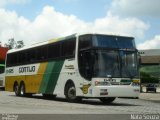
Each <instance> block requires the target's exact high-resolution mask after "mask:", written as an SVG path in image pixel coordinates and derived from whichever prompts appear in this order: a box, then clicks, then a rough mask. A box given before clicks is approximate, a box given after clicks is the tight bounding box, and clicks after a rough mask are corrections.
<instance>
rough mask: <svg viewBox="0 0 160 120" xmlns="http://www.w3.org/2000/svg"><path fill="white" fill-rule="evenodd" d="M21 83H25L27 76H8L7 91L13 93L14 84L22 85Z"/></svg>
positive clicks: (6, 81)
mask: <svg viewBox="0 0 160 120" xmlns="http://www.w3.org/2000/svg"><path fill="white" fill-rule="evenodd" d="M21 81H25V76H24V75H23V76H6V78H5V90H6V91H11V92H13V87H14V83H15V82H18V85H20V82H21Z"/></svg>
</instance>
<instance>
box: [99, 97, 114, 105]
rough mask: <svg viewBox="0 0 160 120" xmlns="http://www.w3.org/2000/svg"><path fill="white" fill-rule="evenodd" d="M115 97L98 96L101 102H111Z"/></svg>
mask: <svg viewBox="0 0 160 120" xmlns="http://www.w3.org/2000/svg"><path fill="white" fill-rule="evenodd" d="M115 99H116V98H115V97H108V98H107V97H105V98H100V101H101V102H103V103H104V104H109V103H112V102H113V101H114V100H115Z"/></svg>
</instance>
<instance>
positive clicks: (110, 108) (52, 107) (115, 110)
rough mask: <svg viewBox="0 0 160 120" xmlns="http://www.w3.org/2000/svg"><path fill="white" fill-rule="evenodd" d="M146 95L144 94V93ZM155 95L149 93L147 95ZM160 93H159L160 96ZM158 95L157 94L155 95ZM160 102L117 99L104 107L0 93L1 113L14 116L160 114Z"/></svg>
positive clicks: (90, 102) (92, 102) (97, 103)
mask: <svg viewBox="0 0 160 120" xmlns="http://www.w3.org/2000/svg"><path fill="white" fill-rule="evenodd" d="M143 94H144V93H143ZM148 94H150V95H153V94H155V93H147V95H148ZM159 94H160V93H157V95H159ZM155 95H156V94H155ZM159 103H160V101H152V100H145V99H141V98H140V99H133V98H117V99H116V100H115V101H114V102H113V103H112V104H109V105H103V104H102V103H101V102H100V101H99V100H96V99H86V100H83V102H82V103H68V102H67V101H66V100H65V99H64V98H56V99H44V98H43V97H42V96H41V95H35V96H33V97H31V98H25V97H16V96H15V95H14V93H12V92H6V91H0V113H14V114H160V104H159Z"/></svg>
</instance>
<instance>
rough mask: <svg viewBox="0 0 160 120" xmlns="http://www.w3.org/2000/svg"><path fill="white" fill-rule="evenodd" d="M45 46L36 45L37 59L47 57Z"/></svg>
mask: <svg viewBox="0 0 160 120" xmlns="http://www.w3.org/2000/svg"><path fill="white" fill-rule="evenodd" d="M47 53H48V52H47V46H42V47H38V48H37V60H38V61H41V60H45V59H47V55H48V54H47Z"/></svg>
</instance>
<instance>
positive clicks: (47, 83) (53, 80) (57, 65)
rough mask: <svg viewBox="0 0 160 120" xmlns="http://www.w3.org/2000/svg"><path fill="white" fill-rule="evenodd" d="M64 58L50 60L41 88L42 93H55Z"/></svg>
mask: <svg viewBox="0 0 160 120" xmlns="http://www.w3.org/2000/svg"><path fill="white" fill-rule="evenodd" d="M63 64H64V60H62V61H52V62H49V63H48V65H47V67H46V70H45V73H44V76H43V79H42V82H41V86H40V89H39V92H40V93H45V94H53V92H54V90H55V86H56V84H57V80H58V78H59V75H60V72H61V69H62V66H63Z"/></svg>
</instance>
